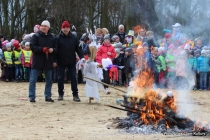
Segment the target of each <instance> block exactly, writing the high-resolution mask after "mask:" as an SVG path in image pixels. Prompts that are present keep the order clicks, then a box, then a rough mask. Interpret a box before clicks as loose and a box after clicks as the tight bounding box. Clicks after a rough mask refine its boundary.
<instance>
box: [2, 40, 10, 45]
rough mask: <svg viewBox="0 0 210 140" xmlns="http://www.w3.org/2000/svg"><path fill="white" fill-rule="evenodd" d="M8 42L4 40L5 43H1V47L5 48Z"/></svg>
mask: <svg viewBox="0 0 210 140" xmlns="http://www.w3.org/2000/svg"><path fill="white" fill-rule="evenodd" d="M8 42H9V41H8V40H5V41H3V42H2V43H1V44H2V46H6V44H7V43H8Z"/></svg>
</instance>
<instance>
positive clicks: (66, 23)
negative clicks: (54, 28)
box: [61, 21, 70, 28]
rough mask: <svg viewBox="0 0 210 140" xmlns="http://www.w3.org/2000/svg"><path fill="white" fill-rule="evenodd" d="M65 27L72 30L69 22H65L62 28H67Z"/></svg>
mask: <svg viewBox="0 0 210 140" xmlns="http://www.w3.org/2000/svg"><path fill="white" fill-rule="evenodd" d="M65 27H67V28H70V24H69V23H68V21H64V22H63V23H62V25H61V28H65Z"/></svg>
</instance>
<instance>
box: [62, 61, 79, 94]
mask: <svg viewBox="0 0 210 140" xmlns="http://www.w3.org/2000/svg"><path fill="white" fill-rule="evenodd" d="M65 68H67V69H68V71H69V75H70V79H71V90H72V94H73V96H78V88H77V77H76V65H67V66H58V93H59V95H61V96H63V95H64V91H63V90H64V74H65Z"/></svg>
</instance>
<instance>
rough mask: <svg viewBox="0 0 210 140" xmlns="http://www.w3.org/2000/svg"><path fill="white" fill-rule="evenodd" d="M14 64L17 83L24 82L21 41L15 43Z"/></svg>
mask: <svg viewBox="0 0 210 140" xmlns="http://www.w3.org/2000/svg"><path fill="white" fill-rule="evenodd" d="M13 44H14V51H13V55H14V64H15V81H16V82H19V81H22V80H23V68H22V64H21V55H22V50H21V48H20V45H19V41H14V43H13Z"/></svg>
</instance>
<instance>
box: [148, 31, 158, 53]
mask: <svg viewBox="0 0 210 140" xmlns="http://www.w3.org/2000/svg"><path fill="white" fill-rule="evenodd" d="M153 37H154V33H153V32H152V31H147V32H146V38H147V43H148V47H149V51H150V52H151V48H152V46H153V47H156V45H155V43H154V39H153Z"/></svg>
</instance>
